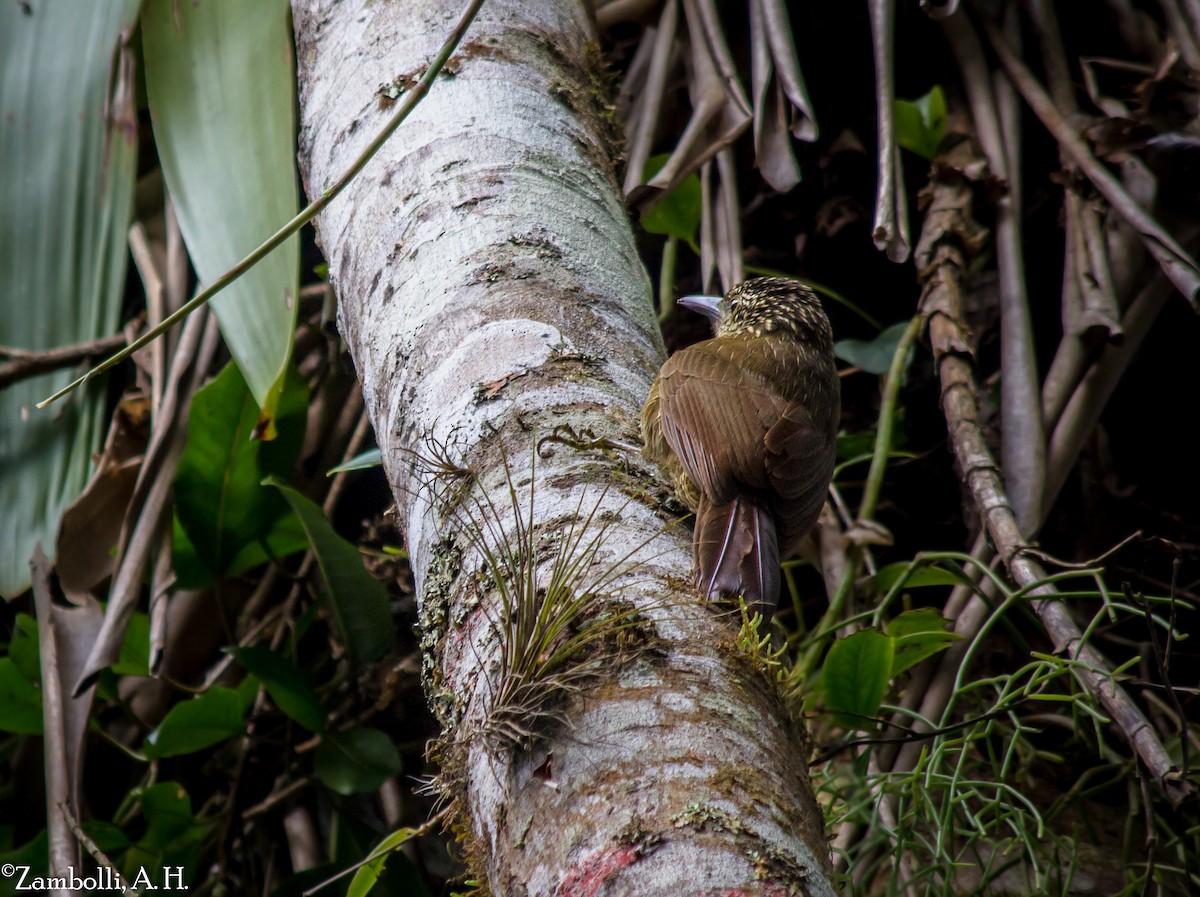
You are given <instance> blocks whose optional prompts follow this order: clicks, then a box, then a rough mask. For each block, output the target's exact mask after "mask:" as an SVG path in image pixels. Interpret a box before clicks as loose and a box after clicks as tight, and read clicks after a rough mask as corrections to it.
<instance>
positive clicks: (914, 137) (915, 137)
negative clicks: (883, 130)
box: [894, 85, 946, 159]
mask: <svg viewBox="0 0 1200 897" xmlns="http://www.w3.org/2000/svg"><path fill="white" fill-rule="evenodd" d="M894 108H895V115H896V142H897V143H899V144H900V146H902V147H904V148H905V149H906V150H909V151H910V152H914V153H916V154H917V155H918V156H921V157H922V158H924V159H933V157H934V156H936V155H937V152H938V149H939V148H940V147H941V144H942V138H943V137H945V136H946V97H945V95H944V94H943V93H942V89H941V88H940V87H938V86H937V85H934V87H933V89H932V90H930V91H929V93H927V94H925V96H923V97H920V98H919V99H916V100H896V102H895V107H894Z"/></svg>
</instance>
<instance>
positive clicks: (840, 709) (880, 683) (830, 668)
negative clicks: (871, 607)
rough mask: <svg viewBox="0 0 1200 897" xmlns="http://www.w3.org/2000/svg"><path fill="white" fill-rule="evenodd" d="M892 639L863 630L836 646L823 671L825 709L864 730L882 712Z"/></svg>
mask: <svg viewBox="0 0 1200 897" xmlns="http://www.w3.org/2000/svg"><path fill="white" fill-rule="evenodd" d="M892 653H893V643H892V639H890V638H889V637H888V636H886V635H884V634H883V633H882V632H876V631H875V630H873V629H864V630H862V631H861V632H855V633H854V634H852V635H849V636H847V637H846V638H840V639H838V640H837V641H835V642H834V643H833V645H832V646H831V647H830V649H829V654H828V655H827V656H826V658H825V663H824V667H823V672H824V680H825V705H826V706H827V707H828V708H829V709H830V710H832V711H834V712H835V713H837V714H838V717H839V719H841V720H842V721H843V722H845V723H846V724H847V725H850V726H853V727H854V728H856V729H865V728H868V726H869V725H870V718H871V717H874V716H876V715H877V714H878V712H879V705H880V704H882V703H883V696H884V694H885V693H886V692H887V686H888V680H889V679H890V678H891V670H892Z"/></svg>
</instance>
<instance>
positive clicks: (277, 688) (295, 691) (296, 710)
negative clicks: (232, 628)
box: [226, 647, 325, 732]
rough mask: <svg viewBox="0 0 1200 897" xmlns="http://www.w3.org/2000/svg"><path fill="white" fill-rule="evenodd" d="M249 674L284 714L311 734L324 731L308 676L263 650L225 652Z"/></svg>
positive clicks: (322, 714) (281, 658)
mask: <svg viewBox="0 0 1200 897" xmlns="http://www.w3.org/2000/svg"><path fill="white" fill-rule="evenodd" d="M226 650H227V651H228V652H229V653H230V654H232V655H233V656H234V657H235V658H236V659H237V661H238V663H240V664H241V665H242V666H244V667H245V668H246V669H247V670H249V671H250V672H251V673H253V674H254V675H255V676H256V677H258V679H259V680H260V681H261V682H262V684H263V685H264V686H265V687H266V689H267V694H269V695H270V696H271V700H272V701H274V702H275V704H276V706H277V707H279V709H280V710H282V711H283V712H284V713H286V714H287V715H288V716H290V717H291V718H292V719H294V720H295V721H296V722H298V723H299V724H300V725H302V726H304V727H305V728H306V729H311V730H312V731H313V732H323V731H324V730H325V711H324V710H323V709H322V708H321V701H320V699H319V698H318V697H317V693H316V691H315V690H314V689H313V686H312V682H311V681H309V678H308V675H307V674H306V673H305V672H304V671H303V670H301V669H300V668H298V667H296V666H293V665H292V664H290V663H288V662H287V660H285V659H284V658H283V657H282V656H280V655H279V654H276V653H275V652H274V651H271V650H268V649H267V648H253V647H252V648H227V649H226Z"/></svg>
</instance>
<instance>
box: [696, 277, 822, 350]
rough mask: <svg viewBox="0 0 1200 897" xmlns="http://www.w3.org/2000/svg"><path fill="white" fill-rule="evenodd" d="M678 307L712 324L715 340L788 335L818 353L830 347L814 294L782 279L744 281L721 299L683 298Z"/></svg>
mask: <svg viewBox="0 0 1200 897" xmlns="http://www.w3.org/2000/svg"><path fill="white" fill-rule="evenodd" d="M680 304H681V305H683V306H685V307H686V308H691V309H692V310H694V311H698V312H701V313H702V314H704V315H707V316H708V317H709V318H710V319H711V320H712V321H713V327H714V330H715V334H716V335H717V336H730V335H733V334H738V333H746V332H749V333H753V334H754V335H755V336H758V337H763V336H769V335H771V334H775V333H777V334H780V335H784V334H790V335H791V336H793V337H794V338H796V339H798V340H802V341H804V342H808V343H812V344H814V345H815V346H816V347H818V348H820V349H826V348H828V347H830V346H832V344H833V331H832V330H831V328H830V326H829V318H827V317H826V316H825V309H824V308H823V307H822V306H821V300H820V299H818V298H817V295H816V293H814V292H813V291H812V290H811V289H809V288H808V287H806V286H805V285H804V284H802V283H799V282H797V281H795V280H790V279H788V278H786V277H754V278H751V279H750V280H744V281H742V282H741V283H739V284H737V285H736V286H734V287H733V288H731V289H730V290H729V292H728V293H726V294H725V295H724V296H723V297H719V298H718V297H709V296H685V297H684V298H683V299H681V300H680Z"/></svg>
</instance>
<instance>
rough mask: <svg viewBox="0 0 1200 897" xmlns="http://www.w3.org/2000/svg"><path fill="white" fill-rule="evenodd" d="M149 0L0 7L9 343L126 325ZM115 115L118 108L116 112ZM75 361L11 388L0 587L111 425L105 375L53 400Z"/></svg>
mask: <svg viewBox="0 0 1200 897" xmlns="http://www.w3.org/2000/svg"><path fill="white" fill-rule="evenodd" d="M137 8H138V3H137V0H111V2H106V3H79V2H71V0H40V2H37V3H3V4H0V197H3V201H0V271H3V272H4V276H3V279H2V280H0V343H3V344H4V345H7V346H15V347H17V348H21V349H47V348H50V347H53V346H63V345H70V344H72V343H78V342H83V341H86V340H91V339H95V338H97V337H100V336H106V335H109V334H112V333H115V332H116V330H117V328H118V325H119V323H120V312H121V306H122V304H123V301H124V289H125V266H126V259H127V255H128V250H127V248H126V235H127V232H128V229H129V220H130V215H131V214H132V209H133V179H134V175H135V171H136V167H137V142H136V137H137V120H136V110H135V107H134V85H133V80H134V72H133V62H132V60H133V54H132V53H130V52H128V50H127V48H126V49H124V50H122V49H121V48H123V47H124V42H123V37H122V35H123V34H128V32H129V30H130V29H131V28H132V27H133V22H134V18H135V16H136V14H137ZM106 111H107V113H108V117H107V118H106V116H105V113H106ZM76 373H77V372H74V371H69V370H64V371H58V372H56V373H53V374H45V375H43V376H40V377H33V378H31V379H29V380H25V381H23V382H20V383H17V384H14V385H12V386H10V387H8V388H7V389H4V390H0V508H3V509H4V511H3V513H0V596H8V597H12V596H14V595H16V594H17V593H19V592H21V591H22V590H24V589H25V588H26V587H27V586H28V585H29V558H30V555H31V554H32V553H33V546H34V545H35V544H36V543H37V542H39V541H40V542H41V543H42V546H43V547H44V548H45V549H46V550H47V551H51V550H52V549H53V547H54V541H55V540H54V531H55V528H56V527H57V525H58V517H59V514H60V513H61V512H62V510H63V509H64V508H65V507H66V506H67V505H68V504H69V503H70V502H71V501H73V500H74V499H75V497H76V496H77V495H78V494H79V493H80V492H81V491H82V489H83V486H84V484H85V483H86V481H87V477H88V472H89V470H90V469H91V463H92V461H91V459H92V453H93V452H94V451H96V450H97V449H98V448H99V446H100V442H101V440H102V438H103V435H104V428H105V424H106V420H105V417H104V398H105V384H104V382H103V381H99V382H96V383H92V384H89V386H88V387H86V388H84V389H83V390H81V391H79V392H78V393H76V394H75V395H74V396H72V398H71V399H70V400H69V401H67V402H63V403H61V404H59V405H56V406H53V407H52V408H51V409H49V410H46V411H36V410H34V408H33V405H34V403H35V402H37V401H39V400H41V399H43V398H45V397H46V396H48V395H49V394H50V393H52V392H54V391H55V390H57V389H59V388H60V387H62V386H64V385H66V383H67V382H69V381H70V380H71V379H73V378H74V377H75V375H76Z"/></svg>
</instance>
